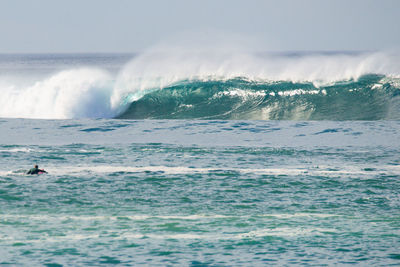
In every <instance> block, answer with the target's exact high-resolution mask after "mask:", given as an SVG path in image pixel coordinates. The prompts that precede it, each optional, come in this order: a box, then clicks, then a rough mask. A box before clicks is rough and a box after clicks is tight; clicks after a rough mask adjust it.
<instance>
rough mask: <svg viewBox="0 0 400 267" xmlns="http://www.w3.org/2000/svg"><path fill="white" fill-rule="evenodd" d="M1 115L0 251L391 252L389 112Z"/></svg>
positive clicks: (127, 254) (187, 259) (145, 260)
mask: <svg viewBox="0 0 400 267" xmlns="http://www.w3.org/2000/svg"><path fill="white" fill-rule="evenodd" d="M0 127H1V131H0V140H1V141H0V265H8V264H11V265H27V266H32V265H48V266H60V265H64V266H71V265H80V266H84V265H91V266H100V265H111V264H116V265H121V266H129V265H138V264H147V265H152V266H157V265H159V266H165V265H193V266H216V265H217V266H232V265H233V266H238V265H245V266H257V265H272V264H275V265H284V264H303V265H325V264H327V265H331V264H340V265H342V264H361V265H391V264H392V265H398V264H400V253H399V250H398V248H399V247H400V209H399V205H400V195H399V192H400V180H399V179H400V156H399V155H400V153H399V152H400V146H399V142H398V140H399V135H398V132H399V130H400V123H399V122H397V121H375V122H351V121H349V122H324V121H321V122H287V121H286V122H285V121H275V122H274V121H273V122H267V121H264V122H263V121H170V120H163V121H146V120H141V121H129V120H127V121H125V120H57V121H51V120H23V119H2V120H1V121H0ZM34 163H38V164H39V165H40V167H43V168H45V169H46V170H48V171H49V174H47V175H41V176H27V175H24V172H25V171H26V170H27V169H28V168H30V167H31V165H32V164H34Z"/></svg>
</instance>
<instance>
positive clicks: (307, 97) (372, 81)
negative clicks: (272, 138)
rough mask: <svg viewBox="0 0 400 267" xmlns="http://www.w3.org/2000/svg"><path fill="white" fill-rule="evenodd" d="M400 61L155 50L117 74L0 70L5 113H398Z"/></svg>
mask: <svg viewBox="0 0 400 267" xmlns="http://www.w3.org/2000/svg"><path fill="white" fill-rule="evenodd" d="M398 58H399V56H398V54H396V53H343V52H334V53H286V54H260V53H258V54H257V53H243V52H240V51H233V50H229V49H228V50H226V51H225V50H216V51H211V52H210V51H202V50H199V51H195V52H194V51H193V50H185V49H178V50H173V49H172V51H171V49H168V52H166V51H161V50H157V49H153V50H151V51H147V52H145V53H142V54H140V55H138V56H136V57H135V58H133V60H132V61H131V62H130V63H128V64H126V65H125V66H123V67H122V68H121V69H120V70H119V71H118V73H117V74H112V73H111V72H110V71H107V70H105V69H104V68H98V67H78V68H76V67H74V68H71V69H69V70H61V71H58V72H57V73H54V74H51V75H48V77H44V78H40V79H38V80H34V81H33V82H31V83H25V84H24V83H17V82H15V81H13V80H12V79H9V78H7V77H6V76H5V75H0V91H1V94H2V96H1V98H0V117H9V118H43V119H69V118H119V119H227V120H230V119H250V120H383V119H400V75H399V73H400V67H399V63H398V62H400V61H399V60H397V59H398Z"/></svg>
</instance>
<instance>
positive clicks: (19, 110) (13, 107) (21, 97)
mask: <svg viewBox="0 0 400 267" xmlns="http://www.w3.org/2000/svg"><path fill="white" fill-rule="evenodd" d="M112 84H113V82H112V79H111V77H110V75H109V74H108V73H107V72H105V71H103V70H100V69H95V68H90V69H89V68H80V69H72V70H65V71H61V72H59V73H56V74H54V75H52V76H50V77H49V78H47V79H44V80H39V81H37V82H36V83H34V84H33V85H30V86H26V87H22V88H17V87H15V86H13V85H11V86H7V87H1V88H0V91H1V92H2V97H1V98H0V117H9V118H43V119H67V118H87V117H88V118H97V117H98V118H109V117H112V116H113V115H114V113H113V111H112V109H111V107H110V95H111V93H112Z"/></svg>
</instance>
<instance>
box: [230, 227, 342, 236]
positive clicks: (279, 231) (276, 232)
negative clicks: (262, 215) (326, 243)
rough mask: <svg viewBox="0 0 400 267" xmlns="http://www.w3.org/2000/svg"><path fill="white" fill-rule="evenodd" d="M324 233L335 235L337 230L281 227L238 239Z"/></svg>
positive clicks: (253, 232)
mask: <svg viewBox="0 0 400 267" xmlns="http://www.w3.org/2000/svg"><path fill="white" fill-rule="evenodd" d="M324 232H329V233H334V232H336V230H335V229H331V228H301V227H297V228H289V227H281V228H268V229H261V230H255V231H250V232H248V233H243V234H238V235H236V238H238V239H243V238H257V237H264V236H286V237H296V236H307V235H323V234H324Z"/></svg>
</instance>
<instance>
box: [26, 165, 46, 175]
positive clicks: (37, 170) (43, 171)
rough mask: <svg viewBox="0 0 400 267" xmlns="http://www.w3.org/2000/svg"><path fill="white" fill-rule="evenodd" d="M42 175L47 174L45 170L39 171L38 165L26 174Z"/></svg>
mask: <svg viewBox="0 0 400 267" xmlns="http://www.w3.org/2000/svg"><path fill="white" fill-rule="evenodd" d="M42 173H47V172H46V171H45V170H43V169H42V170H41V169H39V166H38V165H35V167H33V168H32V169H30V170H29V171H28V172H27V173H26V174H42Z"/></svg>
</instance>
